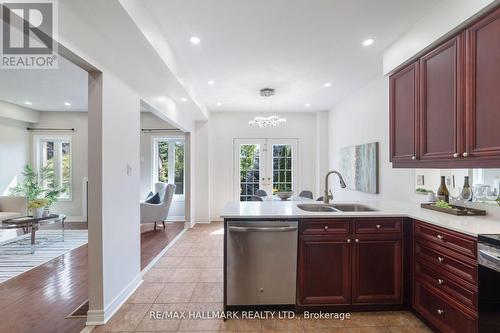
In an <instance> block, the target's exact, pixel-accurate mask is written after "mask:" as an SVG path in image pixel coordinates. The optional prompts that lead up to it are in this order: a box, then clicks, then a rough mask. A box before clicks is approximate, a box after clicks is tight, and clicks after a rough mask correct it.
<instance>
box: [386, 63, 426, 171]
mask: <svg viewBox="0 0 500 333" xmlns="http://www.w3.org/2000/svg"><path fill="white" fill-rule="evenodd" d="M418 75H419V70H418V61H416V62H414V63H412V64H410V65H408V66H406V67H405V68H403V69H402V70H400V71H399V72H397V73H396V74H394V75H392V76H391V77H390V79H389V89H390V93H389V95H390V102H389V108H390V129H389V131H390V133H389V134H390V142H391V147H390V150H391V152H390V157H391V161H392V162H404V161H406V162H408V161H412V160H414V159H416V156H417V130H418V129H417V121H416V120H417V111H418Z"/></svg>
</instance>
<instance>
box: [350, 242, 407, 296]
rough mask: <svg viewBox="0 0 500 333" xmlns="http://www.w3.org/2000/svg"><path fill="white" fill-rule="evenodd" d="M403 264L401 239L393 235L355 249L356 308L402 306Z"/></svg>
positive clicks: (359, 243) (362, 243) (359, 245)
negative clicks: (364, 306) (370, 305)
mask: <svg viewBox="0 0 500 333" xmlns="http://www.w3.org/2000/svg"><path fill="white" fill-rule="evenodd" d="M391 238H392V239H391ZM402 260H403V259H402V240H401V239H399V238H394V236H392V237H391V235H390V234H389V235H385V236H384V235H381V236H379V238H378V239H358V241H357V242H356V243H355V244H354V247H353V260H352V277H353V279H352V302H353V304H370V303H371V304H374V303H377V304H400V303H402V279H403V262H402Z"/></svg>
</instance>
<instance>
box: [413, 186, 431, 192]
mask: <svg viewBox="0 0 500 333" xmlns="http://www.w3.org/2000/svg"><path fill="white" fill-rule="evenodd" d="M415 191H416V192H417V193H429V192H432V191H431V190H427V189H425V188H423V187H418V188H417V189H416V190H415Z"/></svg>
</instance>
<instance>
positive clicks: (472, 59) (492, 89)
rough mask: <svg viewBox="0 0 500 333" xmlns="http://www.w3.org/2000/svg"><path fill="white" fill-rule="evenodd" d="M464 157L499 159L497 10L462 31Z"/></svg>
mask: <svg viewBox="0 0 500 333" xmlns="http://www.w3.org/2000/svg"><path fill="white" fill-rule="evenodd" d="M465 33H466V42H467V78H466V82H467V93H466V94H467V95H466V101H467V104H466V112H467V134H466V146H467V149H466V150H465V151H464V154H465V155H466V156H467V157H469V156H470V157H480V156H481V157H496V158H500V8H498V9H497V10H495V11H494V12H493V13H491V14H490V15H488V16H486V17H485V18H483V19H482V20H480V21H479V22H477V23H476V24H474V25H473V26H471V27H470V28H469V29H467V30H466V31H465Z"/></svg>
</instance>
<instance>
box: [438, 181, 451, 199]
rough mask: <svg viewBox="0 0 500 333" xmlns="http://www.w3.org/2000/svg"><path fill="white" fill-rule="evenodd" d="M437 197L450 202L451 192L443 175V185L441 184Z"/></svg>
mask: <svg viewBox="0 0 500 333" xmlns="http://www.w3.org/2000/svg"><path fill="white" fill-rule="evenodd" d="M437 199H438V200H444V201H446V202H450V192H448V188H447V187H446V178H445V176H441V185H439V188H438V190H437Z"/></svg>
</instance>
